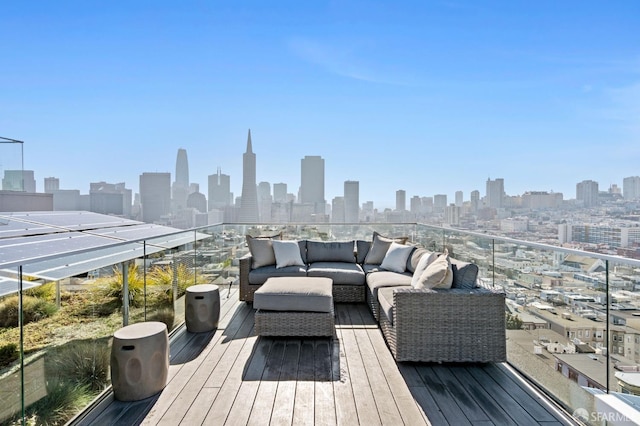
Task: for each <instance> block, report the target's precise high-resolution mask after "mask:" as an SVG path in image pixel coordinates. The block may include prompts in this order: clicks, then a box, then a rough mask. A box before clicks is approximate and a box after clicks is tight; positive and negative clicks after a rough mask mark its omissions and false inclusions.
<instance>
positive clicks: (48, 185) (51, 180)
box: [44, 177, 60, 194]
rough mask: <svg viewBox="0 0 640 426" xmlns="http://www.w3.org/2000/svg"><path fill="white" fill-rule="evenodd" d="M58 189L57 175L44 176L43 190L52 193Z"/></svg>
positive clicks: (58, 180)
mask: <svg viewBox="0 0 640 426" xmlns="http://www.w3.org/2000/svg"><path fill="white" fill-rule="evenodd" d="M58 189H60V179H58V178H57V177H47V178H44V192H45V193H46V194H52V193H53V191H57V190H58Z"/></svg>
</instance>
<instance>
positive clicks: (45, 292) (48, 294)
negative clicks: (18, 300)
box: [24, 282, 56, 302]
mask: <svg viewBox="0 0 640 426" xmlns="http://www.w3.org/2000/svg"><path fill="white" fill-rule="evenodd" d="M24 294H26V295H27V296H31V297H37V298H39V299H44V300H48V301H51V302H52V301H55V299H56V283H54V282H49V283H46V284H42V285H39V286H37V287H32V288H30V289H29V290H25V292H24Z"/></svg>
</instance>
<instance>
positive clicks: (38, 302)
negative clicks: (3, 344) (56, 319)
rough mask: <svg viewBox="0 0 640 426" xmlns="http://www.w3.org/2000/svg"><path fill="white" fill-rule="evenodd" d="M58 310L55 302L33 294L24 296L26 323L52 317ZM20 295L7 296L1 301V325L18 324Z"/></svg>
mask: <svg viewBox="0 0 640 426" xmlns="http://www.w3.org/2000/svg"><path fill="white" fill-rule="evenodd" d="M57 311H58V307H57V306H56V304H55V303H53V302H49V301H47V300H45V299H40V298H37V297H32V296H26V295H23V296H22V320H23V321H24V324H29V323H30V322H34V321H39V320H41V319H44V318H47V317H50V316H51V315H53V314H55V313H56V312H57ZM18 314H19V313H18V296H11V297H7V298H6V299H5V300H4V301H3V302H2V303H0V327H17V326H18Z"/></svg>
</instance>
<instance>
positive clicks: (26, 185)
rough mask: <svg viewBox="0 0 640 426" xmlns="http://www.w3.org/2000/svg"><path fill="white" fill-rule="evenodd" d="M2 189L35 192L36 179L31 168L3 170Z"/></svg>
mask: <svg viewBox="0 0 640 426" xmlns="http://www.w3.org/2000/svg"><path fill="white" fill-rule="evenodd" d="M2 190H3V191H23V192H28V193H35V192H36V180H35V178H34V177H33V170H5V171H4V178H3V179H2Z"/></svg>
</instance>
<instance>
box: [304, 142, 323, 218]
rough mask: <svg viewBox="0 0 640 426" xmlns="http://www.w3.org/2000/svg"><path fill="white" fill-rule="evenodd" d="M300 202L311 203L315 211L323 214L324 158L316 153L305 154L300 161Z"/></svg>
mask: <svg viewBox="0 0 640 426" xmlns="http://www.w3.org/2000/svg"><path fill="white" fill-rule="evenodd" d="M300 167H301V173H300V177H301V182H300V197H299V203H300V204H312V205H313V206H314V209H315V213H319V214H324V212H325V205H326V199H325V197H324V159H323V158H322V157H320V156H318V155H307V156H305V157H304V158H303V159H302V160H301V161H300Z"/></svg>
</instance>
